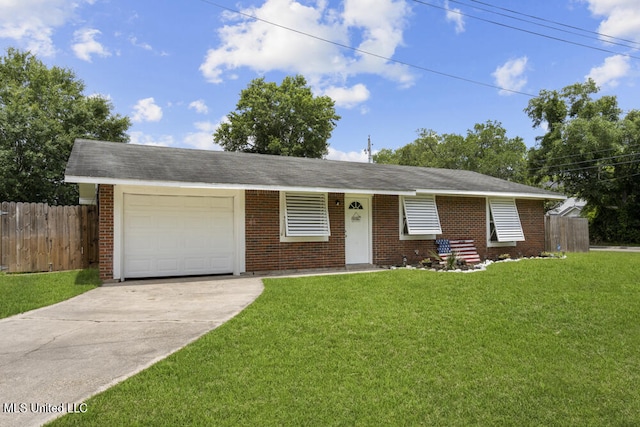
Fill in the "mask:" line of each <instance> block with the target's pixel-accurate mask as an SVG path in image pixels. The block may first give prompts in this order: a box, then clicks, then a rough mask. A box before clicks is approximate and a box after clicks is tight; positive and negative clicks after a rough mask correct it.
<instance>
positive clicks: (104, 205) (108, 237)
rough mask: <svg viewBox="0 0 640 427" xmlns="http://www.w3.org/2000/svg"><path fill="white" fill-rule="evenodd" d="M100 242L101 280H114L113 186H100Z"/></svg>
mask: <svg viewBox="0 0 640 427" xmlns="http://www.w3.org/2000/svg"><path fill="white" fill-rule="evenodd" d="M98 242H99V244H98V262H99V269H100V279H102V280H103V281H107V280H113V185H105V184H100V185H99V186H98Z"/></svg>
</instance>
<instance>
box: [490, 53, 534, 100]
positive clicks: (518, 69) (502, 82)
mask: <svg viewBox="0 0 640 427" xmlns="http://www.w3.org/2000/svg"><path fill="white" fill-rule="evenodd" d="M527 62H528V58H527V57H526V56H523V57H521V58H516V59H510V60H508V61H507V62H505V63H504V64H503V65H500V66H499V67H498V68H496V70H495V71H494V72H493V73H491V75H492V76H493V78H494V79H495V84H496V86H500V87H501V88H503V90H500V92H499V93H500V95H511V94H512V92H510V91H519V90H521V89H522V88H523V87H524V85H526V84H527V78H526V77H525V76H524V72H525V71H526V70H527ZM504 89H507V90H504Z"/></svg>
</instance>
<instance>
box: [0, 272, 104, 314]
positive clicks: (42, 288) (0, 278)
mask: <svg viewBox="0 0 640 427" xmlns="http://www.w3.org/2000/svg"><path fill="white" fill-rule="evenodd" d="M99 285H100V277H99V274H98V270H96V269H87V270H73V271H61V272H54V273H36V274H0V318H4V317H9V316H13V315H14V314H19V313H24V312H25V311H29V310H33V309H36V308H40V307H44V306H47V305H51V304H55V303H57V302H60V301H64V300H66V299H69V298H71V297H74V296H76V295H79V294H81V293H84V292H86V291H88V290H91V289H93V288H95V287H97V286H99Z"/></svg>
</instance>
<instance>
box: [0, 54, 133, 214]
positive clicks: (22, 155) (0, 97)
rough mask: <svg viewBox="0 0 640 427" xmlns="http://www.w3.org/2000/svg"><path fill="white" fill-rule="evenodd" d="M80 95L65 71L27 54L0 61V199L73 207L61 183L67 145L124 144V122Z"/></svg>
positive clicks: (72, 189) (101, 102)
mask: <svg viewBox="0 0 640 427" xmlns="http://www.w3.org/2000/svg"><path fill="white" fill-rule="evenodd" d="M83 91H84V83H83V82H82V81H80V80H78V79H77V78H76V76H75V74H74V73H73V72H72V71H71V70H68V69H63V68H59V67H51V68H48V67H47V66H46V65H45V64H44V63H42V62H41V61H40V60H38V59H37V58H36V57H35V56H34V55H32V54H31V53H28V52H21V51H18V50H16V49H12V48H11V49H8V50H7V54H6V56H4V57H0V200H6V201H23V202H46V203H49V204H75V203H77V202H78V191H77V187H76V186H75V185H73V184H65V183H64V170H65V167H66V163H67V160H68V158H69V154H70V153H71V148H72V146H73V141H74V140H75V139H76V138H90V139H102V140H109V141H121V142H126V141H128V136H127V134H126V133H125V132H126V131H127V129H128V128H129V126H130V122H129V119H128V118H127V117H121V116H120V115H114V114H112V113H111V109H112V105H111V104H110V103H109V101H108V100H106V99H104V98H102V97H99V96H85V95H84V94H83Z"/></svg>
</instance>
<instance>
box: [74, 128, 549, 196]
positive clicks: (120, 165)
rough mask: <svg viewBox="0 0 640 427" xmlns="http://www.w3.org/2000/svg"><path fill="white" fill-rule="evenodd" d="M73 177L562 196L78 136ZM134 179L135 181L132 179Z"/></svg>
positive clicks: (456, 176) (395, 169)
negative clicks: (79, 137)
mask: <svg viewBox="0 0 640 427" xmlns="http://www.w3.org/2000/svg"><path fill="white" fill-rule="evenodd" d="M65 174H66V177H67V180H68V181H70V182H78V181H83V182H95V183H100V182H113V181H118V182H123V183H124V182H129V183H132V182H133V181H146V182H150V181H151V182H153V181H156V182H166V183H171V182H176V183H185V184H186V183H189V184H204V185H213V184H215V185H217V186H220V187H223V186H225V185H228V186H230V187H238V186H240V187H245V188H260V189H264V188H271V187H272V188H274V189H288V188H289V189H290V188H309V189H317V188H321V189H325V190H332V189H335V190H336V191H344V190H353V191H352V192H358V190H360V191H363V192H364V191H366V192H375V191H378V192H386V193H393V192H407V191H409V192H411V191H416V190H432V191H435V192H438V193H446V192H451V193H452V194H456V193H460V192H462V193H467V194H469V193H478V194H486V193H488V192H489V193H504V194H521V195H526V196H528V197H533V198H552V199H558V198H562V195H561V194H559V193H555V192H552V191H547V190H544V189H540V188H536V187H530V186H527V185H522V184H517V183H514V182H509V181H505V180H502V179H498V178H493V177H490V176H487V175H483V174H480V173H477V172H470V171H463V170H452V169H437V168H423V167H413V166H397V165H382V164H370V163H356V162H342V161H334V160H321V159H307V158H298V157H285V156H269V155H262V154H248V153H235V152H224V151H206V150H192V149H181V148H167V147H152V146H144V145H134V144H122V143H115V142H104V141H92V140H86V139H78V140H76V141H75V144H74V146H73V150H72V152H71V156H70V157H69V161H68V163H67V169H66V173H65ZM130 181H131V182H130Z"/></svg>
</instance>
